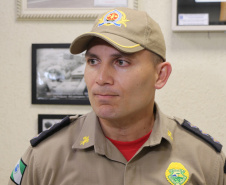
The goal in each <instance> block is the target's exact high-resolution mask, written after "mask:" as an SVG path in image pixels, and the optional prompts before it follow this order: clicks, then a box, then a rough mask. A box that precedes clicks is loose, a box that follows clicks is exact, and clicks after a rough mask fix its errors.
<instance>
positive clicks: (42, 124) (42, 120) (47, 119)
mask: <svg viewBox="0 0 226 185" xmlns="http://www.w3.org/2000/svg"><path fill="white" fill-rule="evenodd" d="M66 116H73V115H71V114H69V115H67V114H38V134H40V133H41V132H42V131H45V130H47V129H48V128H50V127H51V126H53V125H54V124H56V123H59V122H60V121H61V120H62V119H63V118H65V117H66Z"/></svg>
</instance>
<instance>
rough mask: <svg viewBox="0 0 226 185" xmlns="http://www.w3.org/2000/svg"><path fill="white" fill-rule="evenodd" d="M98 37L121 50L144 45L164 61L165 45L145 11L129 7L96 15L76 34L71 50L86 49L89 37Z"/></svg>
mask: <svg viewBox="0 0 226 185" xmlns="http://www.w3.org/2000/svg"><path fill="white" fill-rule="evenodd" d="M94 37H99V38H101V39H103V40H105V41H106V42H108V43H109V44H110V45H112V46H113V47H115V48H116V49H118V50H119V51H121V52H124V53H135V52H138V51H140V50H143V49H148V50H150V51H152V52H154V53H156V54H158V55H159V56H161V57H162V58H163V59H164V61H165V58H166V47H165V41H164V37H163V34H162V31H161V28H160V27H159V25H158V23H156V22H155V21H154V20H153V19H152V18H151V17H150V16H149V15H148V14H147V13H146V12H144V11H138V10H133V9H129V8H116V9H113V10H110V11H108V12H106V13H104V14H103V15H101V16H100V17H99V18H97V19H96V21H95V23H94V26H93V28H92V30H91V32H87V33H84V34H82V35H80V36H78V37H77V38H76V39H75V40H74V41H73V42H72V44H71V46H70V51H71V53H72V54H78V53H81V52H83V51H85V50H86V49H87V46H88V44H89V42H90V40H91V39H92V38H94Z"/></svg>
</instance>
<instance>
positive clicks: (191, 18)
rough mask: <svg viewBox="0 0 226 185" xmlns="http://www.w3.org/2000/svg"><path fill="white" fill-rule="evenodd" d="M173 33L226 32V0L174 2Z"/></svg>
mask: <svg viewBox="0 0 226 185" xmlns="http://www.w3.org/2000/svg"><path fill="white" fill-rule="evenodd" d="M172 29H173V31H226V0H172Z"/></svg>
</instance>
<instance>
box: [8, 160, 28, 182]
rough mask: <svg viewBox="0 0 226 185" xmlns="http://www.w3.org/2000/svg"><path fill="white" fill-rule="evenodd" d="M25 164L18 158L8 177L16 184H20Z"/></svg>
mask: <svg viewBox="0 0 226 185" xmlns="http://www.w3.org/2000/svg"><path fill="white" fill-rule="evenodd" d="M26 167H27V165H26V164H25V163H24V162H23V160H22V159H20V160H19V161H18V162H17V164H16V166H15V168H14V170H13V171H12V173H11V176H10V179H11V180H12V181H13V182H14V183H15V184H17V185H20V184H21V181H22V178H23V175H24V172H25V169H26Z"/></svg>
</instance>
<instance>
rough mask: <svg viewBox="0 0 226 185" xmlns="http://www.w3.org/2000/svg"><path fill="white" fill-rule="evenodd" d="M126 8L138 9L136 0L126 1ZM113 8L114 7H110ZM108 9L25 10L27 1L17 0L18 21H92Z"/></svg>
mask: <svg viewBox="0 0 226 185" xmlns="http://www.w3.org/2000/svg"><path fill="white" fill-rule="evenodd" d="M128 7H129V8H133V9H138V0H128ZM112 8H114V7H112ZM107 9H109V7H108V8H106V7H105V8H95V7H93V8H27V0H17V19H18V20H30V19H33V20H34V19H37V20H94V19H96V18H97V17H98V15H99V14H101V13H104V12H105V11H106V10H107Z"/></svg>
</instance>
